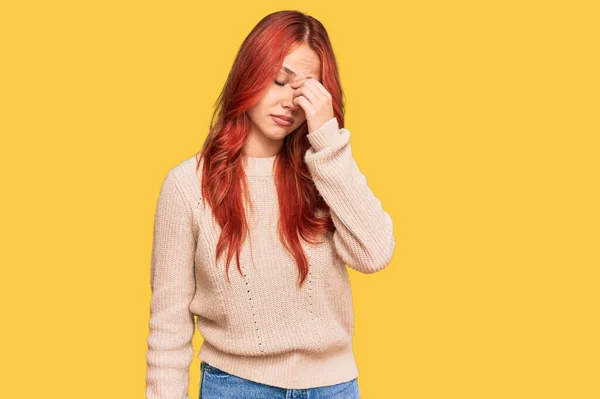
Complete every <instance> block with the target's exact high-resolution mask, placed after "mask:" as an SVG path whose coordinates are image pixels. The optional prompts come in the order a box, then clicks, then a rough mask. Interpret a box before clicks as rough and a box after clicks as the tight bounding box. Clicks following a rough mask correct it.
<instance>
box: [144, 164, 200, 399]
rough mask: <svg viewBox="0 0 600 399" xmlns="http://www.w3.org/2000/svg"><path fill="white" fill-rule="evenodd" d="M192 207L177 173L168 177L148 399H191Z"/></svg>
mask: <svg viewBox="0 0 600 399" xmlns="http://www.w3.org/2000/svg"><path fill="white" fill-rule="evenodd" d="M192 227H193V218H192V211H191V207H190V204H189V203H188V202H187V201H186V200H185V197H184V195H183V193H182V192H181V189H180V186H179V182H178V181H177V179H176V176H175V174H174V173H173V170H171V171H169V173H168V174H167V176H166V177H165V179H164V181H163V184H162V187H161V190H160V194H159V198H158V204H157V208H156V215H155V220H154V236H153V244H152V261H151V272H150V281H151V289H152V297H151V302H150V321H149V328H150V333H149V335H148V339H147V343H148V352H147V354H146V365H147V369H146V398H147V399H189V395H188V393H187V390H188V384H189V366H190V364H191V362H192V359H193V356H194V348H193V346H192V337H193V335H194V329H195V326H194V315H193V313H192V312H190V310H189V304H190V302H191V301H192V298H193V296H194V293H195V287H196V286H195V278H194V251H195V248H196V237H195V236H194V232H193V228H192Z"/></svg>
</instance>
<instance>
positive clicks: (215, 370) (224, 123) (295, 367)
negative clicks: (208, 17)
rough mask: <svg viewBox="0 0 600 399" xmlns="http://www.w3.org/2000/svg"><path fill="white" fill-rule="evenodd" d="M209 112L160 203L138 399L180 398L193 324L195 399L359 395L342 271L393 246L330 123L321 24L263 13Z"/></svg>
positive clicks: (334, 115) (337, 96) (380, 260)
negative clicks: (198, 144)
mask: <svg viewBox="0 0 600 399" xmlns="http://www.w3.org/2000/svg"><path fill="white" fill-rule="evenodd" d="M218 105H219V107H217V109H215V114H213V121H212V123H211V127H210V133H209V135H208V137H207V138H206V140H205V142H204V145H203V148H202V150H201V151H200V153H199V154H196V156H193V157H191V158H188V159H186V160H184V161H183V162H181V163H179V164H178V165H176V166H175V167H173V168H172V169H171V170H170V171H169V172H168V173H167V175H166V178H165V180H164V182H163V185H162V188H161V191H160V195H159V199H158V205H157V210H156V217H155V224H154V241H153V249H152V268H151V287H152V298H151V306H150V312H151V317H150V322H149V327H150V334H149V336H148V352H147V367H148V368H147V375H146V381H147V392H146V395H147V398H149V399H150V398H163V399H167V398H169V399H170V398H181V399H183V398H189V396H188V394H187V388H188V383H189V366H190V363H191V361H192V359H193V355H194V349H193V347H192V336H193V334H194V316H196V323H197V326H198V330H199V331H200V333H201V334H202V337H203V338H204V342H203V344H202V347H201V349H200V352H199V354H198V358H199V359H200V360H201V378H202V381H201V386H200V397H201V398H203V399H213V398H236V399H237V398H246V397H247V398H269V399H273V398H282V399H283V398H287V397H300V395H303V396H302V397H307V396H309V397H311V398H315V399H316V398H330V399H335V398H344V399H353V398H358V397H359V388H358V382H357V377H358V368H357V366H356V362H355V358H354V354H353V349H352V336H353V333H354V314H353V306H352V294H351V291H350V283H349V279H348V272H347V269H346V265H347V266H349V267H351V268H352V269H354V270H357V271H359V272H361V273H374V272H377V271H379V270H381V269H382V268H384V267H385V266H386V265H387V264H388V263H389V262H390V259H391V257H392V254H393V251H394V247H395V241H394V236H393V231H392V220H391V218H390V216H389V215H388V214H387V213H386V212H385V211H384V210H383V209H382V206H381V203H380V201H379V200H378V199H377V198H376V197H375V196H374V194H373V193H372V191H371V190H370V188H369V187H368V185H367V182H366V178H365V176H364V175H363V174H362V173H361V172H360V171H359V169H358V166H357V164H356V162H355V161H354V159H353V157H352V154H351V149H350V143H349V138H350V132H349V131H348V130H347V129H345V128H343V127H342V126H343V125H344V114H343V103H342V89H341V86H340V82H339V76H338V69H337V65H336V61H335V58H334V53H333V50H332V48H331V43H330V41H329V38H328V35H327V32H326V31H325V28H324V27H323V25H322V24H321V23H320V22H319V21H317V20H316V19H314V18H312V17H310V16H307V15H306V14H304V13H301V12H298V11H281V12H276V13H273V14H270V15H268V16H266V17H265V18H263V19H262V20H261V21H260V22H259V23H258V25H257V26H256V27H255V28H254V29H253V30H252V32H251V33H250V34H249V36H248V37H247V38H246V39H245V41H244V43H243V44H242V46H241V48H240V50H239V53H238V55H237V57H236V59H235V61H234V65H233V67H232V70H231V73H230V74H229V77H228V79H227V82H226V84H225V87H224V89H223V91H222V93H221V95H220V96H219V101H218ZM217 110H218V111H219V112H218V118H217V120H216V123H215V122H214V119H215V115H216V114H217ZM375 139H376V140H377V138H375ZM198 155H199V156H198ZM233 255H235V267H236V268H235V270H234V272H233V273H231V272H230V270H229V269H230V263H231V262H232V261H233V258H234V256H233Z"/></svg>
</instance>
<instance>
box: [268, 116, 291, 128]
mask: <svg viewBox="0 0 600 399" xmlns="http://www.w3.org/2000/svg"><path fill="white" fill-rule="evenodd" d="M271 118H272V119H273V121H274V122H275V123H277V124H278V125H281V126H292V125H293V124H294V119H293V118H291V117H289V116H285V115H271Z"/></svg>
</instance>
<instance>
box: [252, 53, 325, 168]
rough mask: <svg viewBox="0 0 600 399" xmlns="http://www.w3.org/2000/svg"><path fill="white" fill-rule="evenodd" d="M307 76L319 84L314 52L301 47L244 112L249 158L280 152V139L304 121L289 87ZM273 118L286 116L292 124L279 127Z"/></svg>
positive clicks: (319, 78) (285, 60) (317, 60)
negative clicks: (256, 100) (257, 99)
mask: <svg viewBox="0 0 600 399" xmlns="http://www.w3.org/2000/svg"><path fill="white" fill-rule="evenodd" d="M309 76H310V77H312V78H313V79H318V80H319V82H320V81H321V60H320V59H319V56H318V55H317V53H316V52H315V51H313V50H312V49H311V48H310V47H308V46H307V45H305V44H302V45H299V46H296V47H295V48H292V49H291V50H290V51H289V52H288V54H287V55H286V57H285V58H284V60H283V65H282V66H281V68H280V70H279V71H278V73H277V76H276V78H275V80H274V81H273V82H271V83H270V85H269V88H268V89H267V90H266V92H265V93H264V95H263V97H262V98H261V100H260V101H259V102H258V103H257V104H256V105H255V106H254V107H252V108H250V109H249V110H248V111H247V114H248V117H249V119H250V125H251V131H250V136H249V138H248V142H247V143H246V152H247V153H248V154H249V155H251V156H270V155H274V154H275V153H277V152H278V150H279V149H280V148H281V145H282V144H283V139H284V137H285V136H287V135H288V134H290V133H291V132H293V131H294V130H295V129H296V128H297V127H298V126H300V125H301V124H302V123H303V122H304V121H305V120H306V115H305V114H304V110H303V109H302V107H301V106H300V105H294V104H292V94H293V92H294V89H293V88H292V87H291V83H293V82H294V81H296V80H299V79H303V78H306V77H309ZM273 115H283V116H287V117H290V118H293V120H294V121H293V122H292V123H291V125H287V124H281V123H278V122H277V120H274V119H273ZM261 154H262V155H261Z"/></svg>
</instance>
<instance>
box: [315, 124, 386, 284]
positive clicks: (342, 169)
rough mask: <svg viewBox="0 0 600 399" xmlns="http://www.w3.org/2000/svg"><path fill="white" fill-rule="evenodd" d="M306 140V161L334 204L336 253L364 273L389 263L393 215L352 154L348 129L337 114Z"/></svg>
mask: <svg viewBox="0 0 600 399" xmlns="http://www.w3.org/2000/svg"><path fill="white" fill-rule="evenodd" d="M307 138H308V140H309V142H310V144H311V147H312V148H309V149H308V151H307V152H306V154H305V156H304V160H305V162H306V165H307V167H308V169H309V171H310V173H311V175H312V178H313V181H314V182H315V186H316V187H317V189H318V191H319V193H320V194H321V196H322V197H323V199H324V200H325V202H326V203H327V205H329V207H330V215H331V219H332V221H333V223H334V225H335V227H336V231H335V232H334V234H333V242H334V245H335V249H336V252H337V253H338V255H339V256H340V257H341V258H342V260H343V261H344V262H345V263H346V264H347V265H348V266H349V267H351V268H352V269H355V270H357V271H359V272H361V273H375V272H377V271H379V270H381V269H383V268H384V267H385V266H387V265H388V264H389V263H390V261H391V258H392V255H393V253H394V248H395V246H396V242H395V240H394V232H393V224H392V219H391V218H390V215H389V214H388V213H387V212H386V211H385V210H384V209H383V208H382V206H381V201H380V200H379V199H378V198H377V197H376V196H375V195H374V194H373V192H372V191H371V189H370V188H369V186H368V185H367V179H366V177H365V176H364V175H363V174H362V173H361V171H360V170H359V168H358V165H357V164H356V161H355V160H354V158H353V157H352V150H351V148H350V131H348V130H347V129H344V128H342V129H340V128H339V125H338V121H337V119H336V118H335V117H333V118H332V119H330V120H328V121H327V122H325V123H324V124H323V125H322V126H321V127H319V128H318V129H317V130H315V131H314V132H312V133H309V134H308V136H307Z"/></svg>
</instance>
